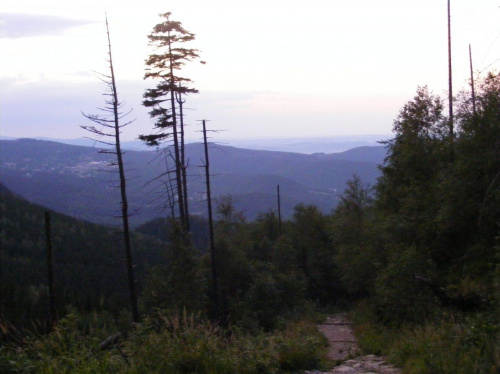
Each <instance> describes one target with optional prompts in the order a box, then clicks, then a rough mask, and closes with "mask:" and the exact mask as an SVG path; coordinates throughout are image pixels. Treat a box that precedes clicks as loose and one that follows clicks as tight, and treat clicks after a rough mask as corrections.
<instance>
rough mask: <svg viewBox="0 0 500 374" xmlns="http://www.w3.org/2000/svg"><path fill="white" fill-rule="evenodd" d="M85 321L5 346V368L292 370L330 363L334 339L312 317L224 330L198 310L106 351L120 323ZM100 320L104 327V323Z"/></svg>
mask: <svg viewBox="0 0 500 374" xmlns="http://www.w3.org/2000/svg"><path fill="white" fill-rule="evenodd" d="M83 320H85V321H86V322H85V326H82V323H81V322H82V319H81V318H78V317H77V316H76V315H73V314H70V315H68V316H67V317H65V318H64V319H63V320H61V321H60V323H59V324H58V325H57V326H56V328H55V329H54V331H53V332H52V333H50V334H47V335H37V334H32V335H30V336H27V337H26V338H25V339H24V340H23V342H21V343H18V344H15V345H4V346H3V347H1V348H0V372H1V373H41V374H49V373H127V374H128V373H130V374H133V373H162V374H174V373H175V374H182V373H200V374H216V373H217V374H219V373H220V374H224V373H241V374H250V373H252V374H254V373H270V374H272V373H292V372H298V371H300V370H307V369H317V368H322V367H324V365H325V363H326V358H325V357H326V349H327V346H328V342H327V341H326V339H324V337H323V336H322V335H321V334H320V333H319V332H318V331H317V330H316V328H315V325H314V324H312V323H309V322H303V321H302V322H289V323H288V324H287V325H286V327H284V328H283V329H282V330H276V331H274V332H272V333H265V332H260V333H252V334H250V333H247V332H245V331H242V330H240V329H238V328H234V329H223V328H221V327H220V326H218V325H217V324H214V323H212V322H210V321H207V320H205V319H203V318H201V317H200V316H197V315H192V314H187V313H183V314H177V315H173V316H166V315H163V314H161V313H159V314H158V315H157V316H155V318H148V319H146V320H145V321H144V322H143V323H141V324H138V325H136V326H135V327H134V328H133V329H132V330H131V331H130V332H129V335H128V337H127V338H126V339H123V340H122V341H121V343H120V345H119V346H118V347H117V346H114V345H111V346H110V348H111V349H109V350H104V351H103V350H100V349H99V344H100V342H101V341H103V340H104V339H105V338H106V337H107V336H109V334H110V332H111V331H113V332H114V330H113V329H114V326H102V325H100V324H98V323H97V321H94V324H95V326H91V325H89V324H88V319H85V318H84V319H83ZM97 325H98V326H97Z"/></svg>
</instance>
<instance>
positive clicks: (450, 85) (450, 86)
mask: <svg viewBox="0 0 500 374" xmlns="http://www.w3.org/2000/svg"><path fill="white" fill-rule="evenodd" d="M452 78H453V77H452V68H451V6H450V0H448V107H449V119H448V127H449V136H450V151H451V160H452V161H453V158H454V155H453V147H454V142H455V139H454V138H455V135H454V132H453V126H454V125H453V79H452Z"/></svg>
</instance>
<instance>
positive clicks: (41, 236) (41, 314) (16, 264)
mask: <svg viewBox="0 0 500 374" xmlns="http://www.w3.org/2000/svg"><path fill="white" fill-rule="evenodd" d="M45 211H46V209H44V208H43V207H40V206H37V205H33V204H30V203H28V202H27V201H25V200H23V199H20V198H18V197H16V196H14V195H7V194H2V196H1V203H0V217H1V219H2V225H1V235H2V256H1V264H0V265H1V266H2V269H1V270H2V272H1V276H2V281H1V282H0V291H1V292H0V294H1V296H2V301H3V302H2V303H1V305H0V313H1V314H2V315H3V317H4V318H5V319H6V320H7V321H9V322H10V323H12V324H14V325H16V326H17V327H18V328H21V327H31V322H32V321H39V322H41V321H43V320H44V319H45V318H47V316H48V286H47V270H46V254H45V231H44V212H45ZM51 227H52V241H53V250H54V276H55V294H56V304H57V309H58V312H59V313H60V316H63V315H64V310H65V307H66V306H67V305H73V306H75V307H76V308H77V309H78V310H80V311H84V310H86V311H91V310H93V309H97V310H102V309H106V310H108V311H110V312H112V313H114V314H115V315H118V313H119V312H120V310H121V309H122V308H125V307H127V306H128V303H127V288H126V285H127V278H126V272H125V271H124V268H123V262H122V261H123V250H122V244H123V243H122V241H121V238H120V236H119V233H118V232H117V231H116V230H115V229H114V228H110V227H103V226H99V225H96V224H91V223H88V222H83V221H78V220H76V219H74V218H70V217H67V216H64V215H62V214H58V213H55V212H51ZM132 242H133V244H134V247H135V248H136V249H137V251H136V252H137V253H136V257H135V260H136V269H137V275H138V279H139V282H138V287H139V290H140V289H141V287H142V282H143V279H144V275H145V271H146V267H147V264H148V263H156V262H158V259H159V258H160V256H159V252H158V250H157V249H156V247H157V242H156V241H154V240H151V239H149V238H147V237H145V236H143V235H132ZM1 339H2V334H1V333H0V340H1Z"/></svg>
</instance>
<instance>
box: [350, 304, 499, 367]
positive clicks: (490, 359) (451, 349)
mask: <svg viewBox="0 0 500 374" xmlns="http://www.w3.org/2000/svg"><path fill="white" fill-rule="evenodd" d="M368 310H369V309H368V308H367V309H364V310H363V311H360V310H359V309H358V310H357V311H356V312H355V313H353V315H352V317H353V319H354V321H355V324H356V328H355V334H356V336H357V338H358V341H359V345H360V348H361V349H362V351H363V353H373V354H378V355H384V356H387V357H388V359H389V360H390V361H391V362H392V363H394V364H395V365H396V366H398V367H400V368H402V369H403V372H404V373H405V374H460V373H462V374H472V373H474V374H481V373H484V374H488V373H492V374H493V373H498V372H499V370H500V348H499V345H498V341H499V338H500V328H499V327H500V326H499V325H498V320H497V318H496V316H494V315H491V314H490V315H482V314H475V315H473V316H470V315H469V316H468V317H463V316H461V315H458V314H452V313H449V312H447V313H444V314H443V315H442V316H441V318H440V319H437V320H435V321H428V322H426V323H424V324H421V325H406V326H402V327H401V326H400V327H398V328H395V327H394V326H392V327H390V326H384V325H382V324H380V323H379V322H377V320H376V318H375V317H374V315H372V314H370V313H369V312H368Z"/></svg>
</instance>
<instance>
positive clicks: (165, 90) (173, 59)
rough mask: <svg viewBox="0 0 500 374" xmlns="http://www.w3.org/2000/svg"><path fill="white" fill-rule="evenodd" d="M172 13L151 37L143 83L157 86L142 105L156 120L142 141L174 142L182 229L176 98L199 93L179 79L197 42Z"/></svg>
mask: <svg viewBox="0 0 500 374" xmlns="http://www.w3.org/2000/svg"><path fill="white" fill-rule="evenodd" d="M170 16H171V13H170V12H168V13H165V14H161V15H160V17H162V18H164V19H165V21H164V22H161V23H159V24H157V25H156V26H155V27H154V28H153V31H152V33H151V34H150V35H148V39H149V44H150V45H151V46H153V47H155V48H156V53H153V54H151V55H150V56H149V57H148V59H147V60H146V66H147V68H146V74H145V75H144V79H155V80H157V81H158V84H157V85H156V87H155V88H150V89H147V90H146V92H145V93H144V101H143V105H144V106H146V107H148V108H151V110H150V112H149V114H150V116H151V117H152V118H155V119H156V122H155V124H154V129H155V130H156V132H155V133H153V134H147V135H140V136H139V138H140V139H141V140H143V141H144V142H146V144H147V145H150V146H160V145H161V144H162V143H163V142H164V141H166V140H170V138H172V140H173V147H174V163H175V179H176V187H177V196H178V201H179V202H178V209H179V218H180V220H181V223H182V226H183V228H184V229H185V230H186V229H187V228H188V227H189V224H188V216H189V213H188V212H187V204H186V202H187V183H183V180H185V178H183V170H184V174H185V165H184V157H183V156H182V155H183V144H184V138H183V134H184V130H183V125H184V123H183V121H182V120H181V119H180V118H179V117H178V115H181V113H179V112H180V110H179V109H178V105H180V103H182V100H181V99H180V100H179V101H178V100H177V98H180V97H181V95H182V96H185V95H186V94H189V93H197V92H198V90H196V89H194V88H190V87H188V85H189V84H190V83H191V80H190V79H189V78H184V77H181V76H179V75H178V72H179V70H180V69H181V68H182V67H183V66H184V64H185V63H186V62H189V61H192V60H194V59H196V58H198V57H199V56H198V50H196V49H192V48H185V47H184V46H183V45H184V43H188V42H190V41H192V40H194V38H195V36H194V34H192V33H190V32H189V31H187V30H186V29H184V28H183V27H182V25H181V23H180V22H177V21H172V20H171V19H170Z"/></svg>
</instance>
